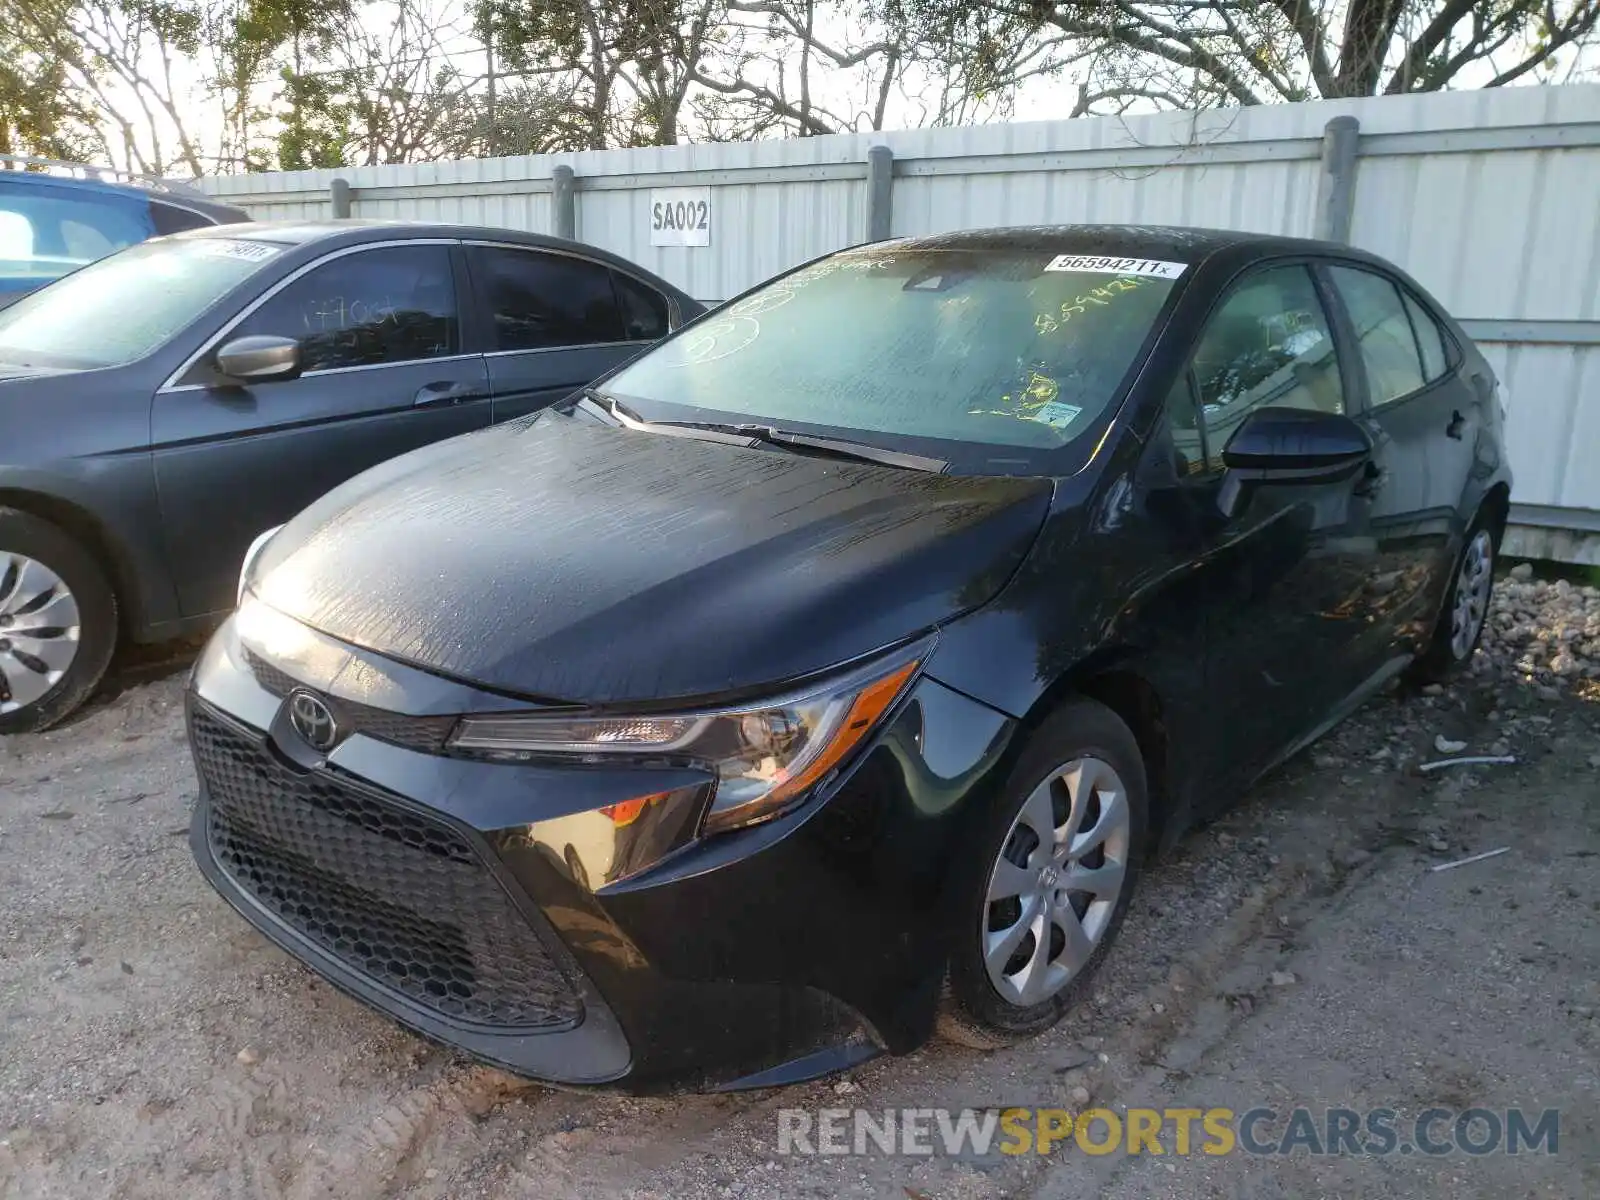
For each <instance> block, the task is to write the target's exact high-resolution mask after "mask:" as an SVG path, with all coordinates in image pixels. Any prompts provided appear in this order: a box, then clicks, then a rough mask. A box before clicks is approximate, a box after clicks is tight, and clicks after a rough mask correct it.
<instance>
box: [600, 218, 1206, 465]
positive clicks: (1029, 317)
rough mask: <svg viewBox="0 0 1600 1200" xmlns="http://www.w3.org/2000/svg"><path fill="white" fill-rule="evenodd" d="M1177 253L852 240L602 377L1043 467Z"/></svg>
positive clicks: (653, 391) (621, 394)
mask: <svg viewBox="0 0 1600 1200" xmlns="http://www.w3.org/2000/svg"><path fill="white" fill-rule="evenodd" d="M1182 270H1183V267H1182V265H1181V264H1177V263H1153V262H1149V261H1147V260H1138V259H1122V258H1101V257H1098V256H1086V255H1056V254H1052V253H1049V252H1038V251H1035V252H1031V253H1024V252H1018V251H1013V250H1005V251H990V250H924V249H914V250H910V251H907V250H904V249H896V248H894V247H892V246H888V247H882V248H877V249H872V250H863V251H849V252H845V253H842V254H838V255H834V256H833V257H831V258H827V259H824V260H822V261H821V262H818V263H815V264H813V265H811V266H809V267H806V268H804V269H803V270H801V271H798V272H796V273H794V274H791V275H788V276H785V277H783V278H781V279H778V280H775V281H774V282H772V283H771V284H768V285H767V286H765V287H763V288H761V289H759V290H758V291H755V292H753V293H751V294H750V295H748V296H746V297H744V298H743V299H741V300H739V301H737V302H735V303H733V304H731V305H729V306H727V307H725V308H723V309H719V310H718V311H717V312H715V313H713V314H712V315H710V316H709V317H707V318H705V319H704V320H702V321H700V322H698V323H697V324H695V325H693V326H691V327H690V328H688V329H685V330H684V331H683V332H682V333H680V334H678V335H677V336H675V337H673V338H672V339H671V340H669V341H667V342H664V343H662V344H661V345H660V346H658V347H657V348H655V349H654V350H652V351H649V352H647V353H646V354H644V355H642V356H641V357H640V358H639V359H637V360H636V361H635V362H634V363H633V364H631V365H630V366H628V367H627V368H625V369H624V370H622V371H620V372H619V373H618V374H616V375H614V376H612V377H611V378H610V379H608V380H607V381H606V382H605V383H604V384H603V385H602V386H603V388H604V390H605V391H606V392H607V393H609V394H611V395H614V396H616V397H617V398H618V399H619V400H621V401H623V402H624V403H626V404H628V405H629V406H630V407H632V408H634V409H635V410H636V411H638V412H639V414H640V415H641V416H643V417H644V418H646V419H654V420H658V421H666V420H715V421H731V422H736V423H744V422H749V423H758V424H762V425H772V426H776V427H781V428H786V429H801V430H803V431H806V432H827V433H831V434H835V435H839V436H859V438H860V440H864V441H872V442H876V443H880V444H884V445H889V446H897V445H904V446H907V447H909V448H922V449H924V450H925V451H926V452H927V453H930V454H935V455H937V456H938V457H940V458H945V459H949V460H951V461H952V462H953V463H957V464H966V465H967V469H973V470H985V469H995V464H1002V463H1003V464H1008V465H1009V466H1008V467H1002V468H1001V469H1002V470H1004V469H1015V468H1016V466H1017V465H1019V464H1031V465H1032V466H1033V467H1035V468H1038V467H1042V466H1043V465H1044V464H1045V463H1046V462H1047V461H1048V460H1049V457H1050V456H1051V455H1052V452H1054V451H1056V450H1059V449H1060V448H1061V447H1063V446H1065V445H1067V444H1068V443H1070V442H1072V441H1074V440H1075V439H1077V438H1079V437H1081V436H1082V435H1083V434H1084V432H1085V431H1087V430H1088V429H1089V428H1090V427H1091V425H1093V423H1094V421H1095V419H1096V418H1097V417H1099V416H1100V415H1101V414H1102V413H1103V412H1104V410H1105V408H1106V406H1107V405H1108V404H1109V403H1110V402H1111V400H1112V398H1113V397H1114V396H1115V395H1116V393H1117V391H1118V388H1119V387H1120V385H1121V383H1122V380H1123V378H1124V377H1125V376H1126V375H1127V374H1128V370H1129V368H1130V367H1131V366H1132V365H1133V363H1134V360H1135V358H1136V357H1137V355H1138V353H1139V350H1140V348H1141V347H1142V346H1143V345H1144V343H1145V340H1146V338H1147V337H1148V336H1149V334H1150V331H1151V328H1152V326H1153V325H1154V324H1155V321H1156V318H1157V316H1158V315H1159V314H1160V312H1161V309H1162V306H1163V304H1164V303H1165V301H1166V300H1167V297H1168V295H1169V294H1170V293H1171V291H1172V289H1173V287H1174V282H1173V281H1174V279H1175V278H1176V277H1177V276H1179V275H1180V274H1181V273H1182Z"/></svg>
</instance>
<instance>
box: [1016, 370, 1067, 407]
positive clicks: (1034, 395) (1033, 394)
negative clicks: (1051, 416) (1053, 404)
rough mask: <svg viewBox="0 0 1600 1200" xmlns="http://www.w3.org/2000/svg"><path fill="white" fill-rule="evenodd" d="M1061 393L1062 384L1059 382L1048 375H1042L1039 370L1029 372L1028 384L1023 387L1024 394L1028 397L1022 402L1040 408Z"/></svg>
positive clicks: (1027, 405) (1026, 405)
mask: <svg viewBox="0 0 1600 1200" xmlns="http://www.w3.org/2000/svg"><path fill="white" fill-rule="evenodd" d="M1060 394H1061V385H1060V384H1058V383H1057V382H1056V381H1055V380H1054V379H1051V378H1050V377H1049V376H1048V375H1041V374H1039V373H1038V372H1037V371H1034V372H1032V373H1030V374H1029V376H1028V386H1027V387H1025V388H1024V389H1023V395H1025V396H1026V397H1027V399H1026V400H1024V401H1023V402H1022V403H1023V405H1024V406H1025V407H1028V408H1038V407H1039V406H1041V405H1044V404H1049V403H1050V401H1052V400H1054V399H1055V398H1056V397H1057V396H1058V395H1060Z"/></svg>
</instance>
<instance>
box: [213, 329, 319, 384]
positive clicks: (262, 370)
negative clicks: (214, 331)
mask: <svg viewBox="0 0 1600 1200" xmlns="http://www.w3.org/2000/svg"><path fill="white" fill-rule="evenodd" d="M216 362H217V370H218V372H220V373H221V374H223V375H226V376H227V377H228V378H229V379H237V380H240V381H242V382H247V383H266V382H267V381H269V380H273V379H293V378H294V377H295V376H296V375H298V374H300V344H299V343H298V342H296V341H295V340H294V339H293V338H286V337H270V336H267V335H264V334H258V335H255V336H252V337H242V338H234V339H233V340H232V341H231V342H225V343H223V346H222V348H221V349H220V350H218V351H217V357H216Z"/></svg>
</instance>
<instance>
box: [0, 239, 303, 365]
mask: <svg viewBox="0 0 1600 1200" xmlns="http://www.w3.org/2000/svg"><path fill="white" fill-rule="evenodd" d="M282 249H283V247H281V246H279V245H276V244H274V243H272V242H259V241H253V240H249V239H245V238H194V239H178V240H173V241H168V240H164V239H163V240H158V241H150V242H141V243H139V244H138V245H136V246H129V247H128V248H127V249H126V250H121V251H118V252H117V253H116V254H112V255H110V256H109V257H106V258H102V259H99V260H98V261H96V262H92V263H90V264H89V265H88V266H86V267H83V268H82V269H80V270H77V271H74V272H73V273H72V274H70V275H67V276H65V277H63V278H61V279H59V280H57V281H56V282H55V283H52V284H49V285H48V286H46V287H43V288H40V289H39V290H38V291H36V292H32V293H30V294H29V295H26V296H24V297H22V299H20V300H18V301H17V302H16V303H15V304H13V305H11V306H10V307H9V308H6V309H0V363H8V364H12V365H17V366H28V367H55V368H64V369H68V370H71V369H74V368H77V369H89V368H93V367H114V366H120V365H121V364H122V363H127V362H132V361H134V360H135V359H137V358H143V357H144V356H145V355H146V354H149V353H150V352H151V351H152V350H155V349H156V348H157V347H158V346H160V345H162V344H163V343H164V342H166V341H167V339H169V338H170V337H172V335H173V334H175V333H177V332H178V331H179V330H180V329H182V328H184V326H186V325H188V324H189V323H190V322H191V321H193V320H194V319H195V318H196V317H198V316H199V315H200V314H201V313H202V312H204V311H205V310H206V309H208V308H210V307H211V306H212V305H213V304H215V303H216V302H217V301H218V300H220V299H221V298H222V297H223V296H224V295H226V294H227V293H228V291H229V290H230V289H232V288H233V287H235V286H236V285H237V284H239V283H240V282H242V281H243V280H244V279H245V278H246V277H247V276H249V275H250V274H251V273H252V272H254V271H257V270H259V269H260V268H261V266H262V265H263V264H264V263H266V262H268V261H270V260H271V259H273V258H274V257H276V256H277V255H278V254H279V253H280V251H281V250H282Z"/></svg>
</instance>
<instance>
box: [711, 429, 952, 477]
mask: <svg viewBox="0 0 1600 1200" xmlns="http://www.w3.org/2000/svg"><path fill="white" fill-rule="evenodd" d="M737 428H738V429H739V430H740V431H741V432H747V433H749V434H750V435H751V436H752V437H754V438H756V439H757V440H758V441H763V442H769V443H772V444H774V445H778V446H794V447H797V448H799V449H801V450H814V451H816V452H818V453H821V454H830V455H833V456H835V457H837V458H855V459H860V460H862V461H863V462H875V463H883V464H884V465H885V466H890V467H905V468H907V469H909V470H912V471H928V472H930V473H931V474H934V475H938V474H941V473H942V472H944V471H946V470H948V469H949V467H950V464H949V463H947V462H946V461H945V460H944V459H942V458H930V457H929V456H928V455H926V454H908V453H907V452H906V451H904V450H886V449H884V448H883V447H882V446H874V445H873V444H872V443H871V442H853V441H851V440H850V439H849V438H834V437H818V436H817V435H815V434H811V433H796V432H794V430H792V429H776V428H774V427H773V426H771V425H741V426H738V427H737Z"/></svg>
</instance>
